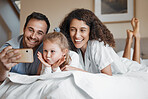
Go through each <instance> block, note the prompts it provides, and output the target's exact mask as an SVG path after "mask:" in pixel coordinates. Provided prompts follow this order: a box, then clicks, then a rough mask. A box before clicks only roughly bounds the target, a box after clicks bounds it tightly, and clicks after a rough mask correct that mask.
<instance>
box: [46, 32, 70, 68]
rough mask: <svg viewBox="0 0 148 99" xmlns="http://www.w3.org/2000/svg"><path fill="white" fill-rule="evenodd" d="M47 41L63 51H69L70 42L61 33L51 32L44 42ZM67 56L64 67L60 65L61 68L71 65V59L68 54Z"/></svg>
mask: <svg viewBox="0 0 148 99" xmlns="http://www.w3.org/2000/svg"><path fill="white" fill-rule="evenodd" d="M47 40H48V41H50V42H52V43H56V44H58V45H59V47H60V48H61V50H62V51H63V50H64V49H68V50H69V44H68V40H67V38H66V37H65V36H64V35H63V34H62V33H61V32H51V33H48V34H46V35H45V36H44V38H43V42H44V41H47ZM65 56H66V58H65V62H64V63H63V64H62V65H60V68H61V67H63V66H65V65H69V63H70V62H71V57H70V55H69V53H68V52H67V53H66V55H65Z"/></svg>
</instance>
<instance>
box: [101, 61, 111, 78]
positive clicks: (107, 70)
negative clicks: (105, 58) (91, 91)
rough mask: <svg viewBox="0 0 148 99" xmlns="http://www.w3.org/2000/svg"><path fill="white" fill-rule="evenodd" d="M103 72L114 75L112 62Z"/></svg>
mask: <svg viewBox="0 0 148 99" xmlns="http://www.w3.org/2000/svg"><path fill="white" fill-rule="evenodd" d="M101 73H104V74H107V75H110V76H112V70H111V64H110V65H108V66H107V67H105V68H104V69H102V70H101Z"/></svg>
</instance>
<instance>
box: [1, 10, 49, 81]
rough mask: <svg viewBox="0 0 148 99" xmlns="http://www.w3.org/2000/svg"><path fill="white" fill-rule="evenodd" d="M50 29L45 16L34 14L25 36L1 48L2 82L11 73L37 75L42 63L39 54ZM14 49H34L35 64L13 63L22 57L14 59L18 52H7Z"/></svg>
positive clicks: (25, 26) (26, 27)
mask: <svg viewBox="0 0 148 99" xmlns="http://www.w3.org/2000/svg"><path fill="white" fill-rule="evenodd" d="M49 28H50V23H49V21H48V18H47V17H46V16H45V15H43V14H41V13H37V12H33V13H32V14H30V15H29V16H28V17H27V19H26V23H25V25H24V29H23V32H24V33H23V35H20V36H19V37H17V38H13V39H11V40H9V41H7V42H6V43H5V44H4V45H3V46H2V47H1V48H0V82H2V81H4V80H5V78H6V77H7V76H8V72H9V71H10V72H16V73H20V74H26V75H34V74H36V73H37V69H38V66H39V63H40V61H39V60H38V58H37V52H38V51H40V52H42V49H43V48H42V47H43V44H42V39H43V37H44V36H45V34H46V33H47V32H48V30H49ZM12 48H15V49H16V48H32V49H33V51H34V62H33V63H18V64H17V63H12V61H15V60H17V59H19V58H20V57H21V56H20V55H17V56H14V57H12V56H13V55H14V54H15V53H17V52H18V50H15V51H13V52H7V51H8V50H10V49H12Z"/></svg>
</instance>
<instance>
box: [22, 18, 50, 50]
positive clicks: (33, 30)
mask: <svg viewBox="0 0 148 99" xmlns="http://www.w3.org/2000/svg"><path fill="white" fill-rule="evenodd" d="M46 31H47V24H46V22H45V21H43V20H37V19H31V20H30V21H29V22H28V24H27V26H26V28H24V35H23V47H25V48H33V49H35V48H36V47H38V46H39V45H40V43H41V42H42V40H43V37H44V36H45V34H46Z"/></svg>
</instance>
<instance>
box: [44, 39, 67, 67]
mask: <svg viewBox="0 0 148 99" xmlns="http://www.w3.org/2000/svg"><path fill="white" fill-rule="evenodd" d="M43 44H44V45H43V58H44V60H45V61H46V62H47V63H48V64H50V65H52V64H54V63H55V62H57V61H58V60H59V59H61V58H62V56H64V55H65V53H64V51H62V50H61V48H60V46H59V45H58V44H57V43H53V42H51V41H49V40H46V41H44V42H43Z"/></svg>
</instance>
